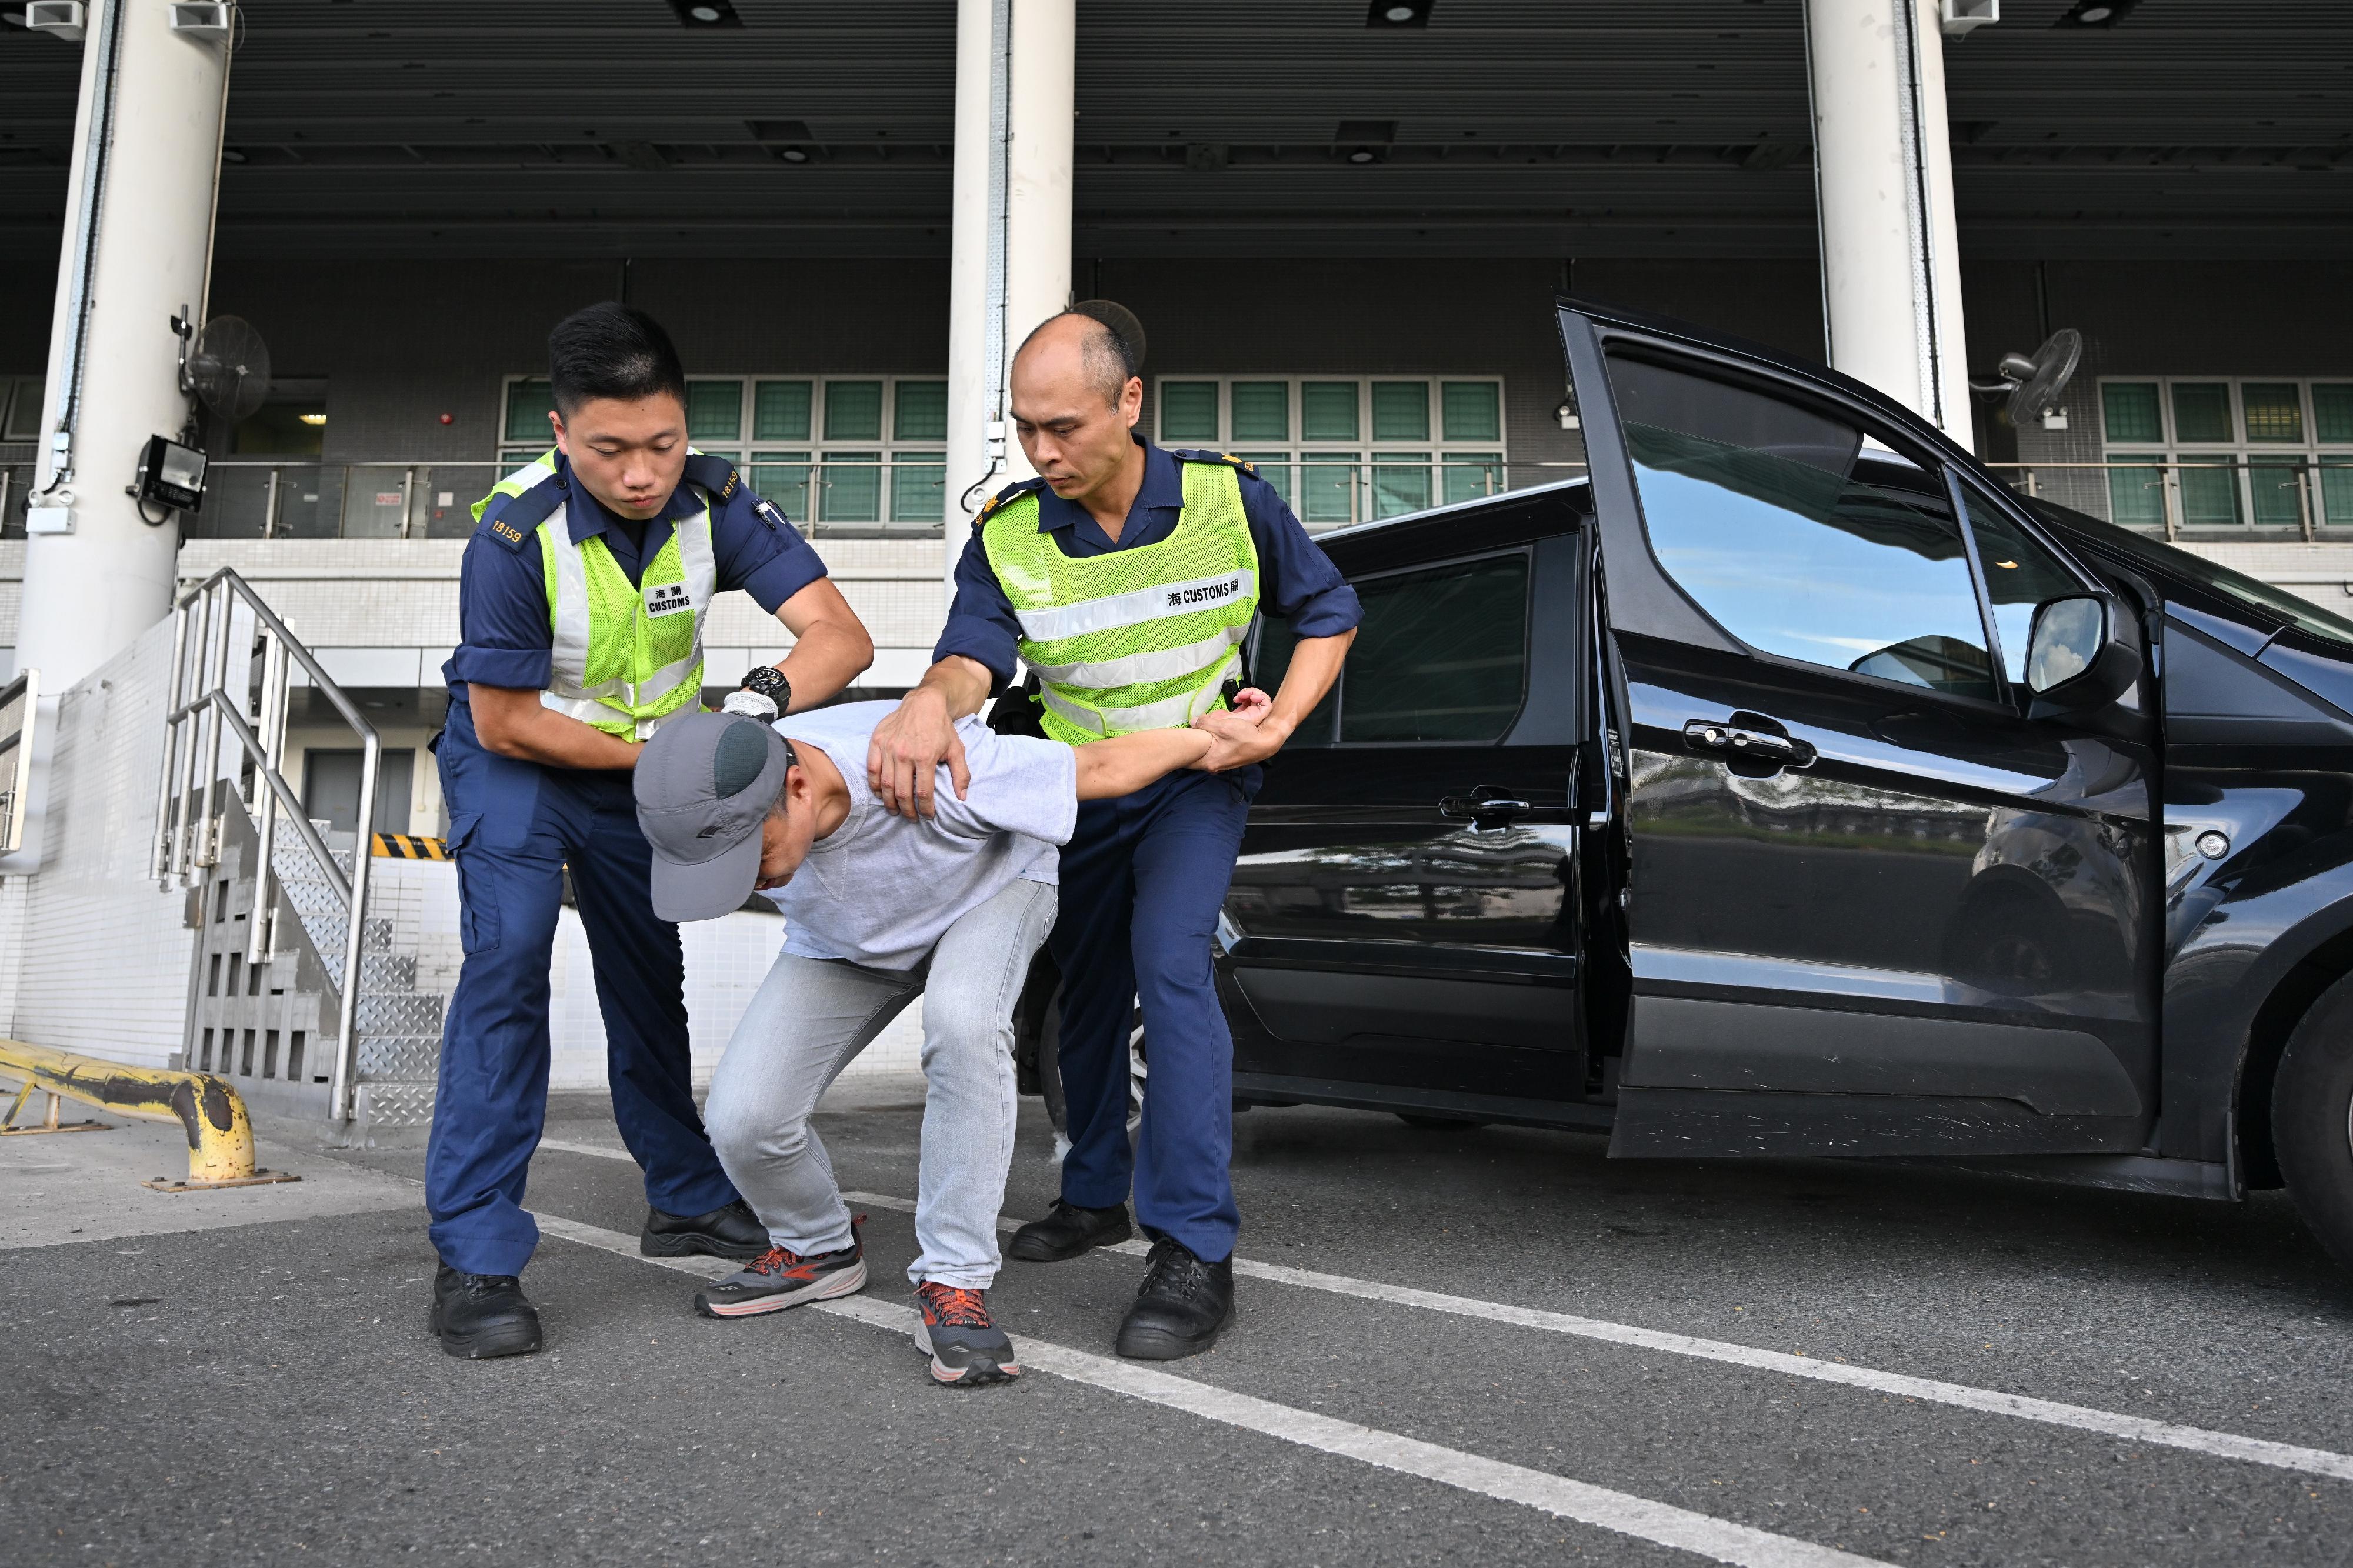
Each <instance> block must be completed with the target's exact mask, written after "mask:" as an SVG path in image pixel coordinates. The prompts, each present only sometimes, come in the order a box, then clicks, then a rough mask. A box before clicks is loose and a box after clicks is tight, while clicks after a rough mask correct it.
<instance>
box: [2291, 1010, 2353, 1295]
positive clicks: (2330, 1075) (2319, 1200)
mask: <svg viewBox="0 0 2353 1568" xmlns="http://www.w3.org/2000/svg"><path fill="white" fill-rule="evenodd" d="M2272 1142H2273V1146H2274V1151H2275V1152H2276V1153H2277V1155H2278V1158H2279V1167H2280V1174H2281V1175H2283V1176H2284V1177H2285V1178H2286V1180H2287V1193H2288V1196H2289V1198H2290V1199H2291V1200H2293V1201H2294V1203H2295V1212H2296V1213H2297V1214H2298V1215H2301V1216H2302V1217H2303V1219H2304V1223H2305V1225H2306V1226H2308V1227H2309V1228H2310V1229H2311V1231H2312V1234H2313V1235H2314V1236H2315V1237H2318V1238H2319V1241H2320V1245H2321V1246H2322V1247H2326V1248H2327V1250H2328V1255H2329V1256H2330V1257H2331V1258H2335V1259H2336V1260H2337V1265H2338V1267H2340V1268H2347V1269H2353V975H2348V977H2346V978H2345V979H2343V980H2339V981H2338V982H2337V984H2334V985H2332V986H2330V987H2329V988H2328V989H2327V990H2326V991H2324V992H2322V993H2321V994H2320V1000H2319V1001H2317V1002H2316V1003H2314V1004H2313V1005H2312V1010H2311V1011H2310V1012H2308V1013H2306V1014H2305V1016H2304V1021H2303V1022H2302V1023H2299V1024H2298V1025H2296V1026H2295V1034H2293V1035H2291V1036H2289V1037H2288V1042H2287V1051H2286V1053H2285V1054H2284V1056H2282V1057H2281V1058H2280V1064H2279V1074H2278V1076H2277V1078H2276V1079H2274V1080H2273V1084H2272Z"/></svg>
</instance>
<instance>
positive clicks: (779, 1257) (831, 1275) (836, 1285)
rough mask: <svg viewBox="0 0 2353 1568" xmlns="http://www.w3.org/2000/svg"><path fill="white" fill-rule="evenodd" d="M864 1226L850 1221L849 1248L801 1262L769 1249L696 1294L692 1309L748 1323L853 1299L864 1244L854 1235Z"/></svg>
mask: <svg viewBox="0 0 2353 1568" xmlns="http://www.w3.org/2000/svg"><path fill="white" fill-rule="evenodd" d="M865 1223H866V1216H865V1215H859V1216H858V1217H857V1218H856V1219H854V1220H852V1221H850V1223H849V1235H850V1240H849V1246H848V1247H843V1248H841V1249H840V1250H839V1251H838V1252H827V1253H821V1254H819V1255H818V1256H817V1257H815V1258H803V1257H802V1256H801V1255H800V1254H799V1253H797V1252H790V1251H787V1250H786V1249H785V1248H784V1247H769V1248H768V1250H767V1251H766V1252H765V1253H763V1254H762V1255H761V1256H760V1257H758V1258H754V1259H753V1260H752V1261H751V1262H750V1263H747V1264H745V1265H744V1267H743V1268H739V1269H737V1270H736V1271H735V1272H734V1273H733V1274H730V1275H729V1276H727V1278H726V1279H720V1280H716V1281H714V1282H712V1284H711V1285H710V1286H709V1287H707V1288H706V1289H701V1290H697V1291H696V1292H695V1293H694V1310H696V1311H697V1312H700V1313H701V1314H702V1316H704V1317H706V1318H748V1317H752V1316H754V1315H755V1314H757V1313H760V1312H781V1311H783V1310H785V1309H786V1308H787V1307H799V1306H804V1305H806V1304H807V1303H808V1302H811V1301H829V1300H833V1298H835V1297H836V1296H849V1295H855V1294H856V1293H857V1292H858V1291H860V1290H862V1289H865V1288H866V1242H865V1238H864V1237H861V1236H860V1235H859V1231H858V1227H859V1226H862V1225H864V1224H865Z"/></svg>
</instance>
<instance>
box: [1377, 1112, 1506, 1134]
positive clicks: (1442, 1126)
mask: <svg viewBox="0 0 2353 1568" xmlns="http://www.w3.org/2000/svg"><path fill="white" fill-rule="evenodd" d="M1397 1119H1398V1121H1402V1122H1404V1123H1405V1124H1406V1125H1407V1126H1408V1127H1411V1128H1414V1129H1416V1130H1418V1131H1423V1132H1468V1131H1471V1130H1472V1128H1474V1127H1484V1126H1486V1125H1487V1124H1486V1123H1485V1122H1483V1121H1473V1120H1472V1119H1471V1118H1470V1117H1467V1116H1422V1115H1419V1114H1417V1113H1415V1112H1413V1111H1410V1110H1400V1111H1398V1113H1397Z"/></svg>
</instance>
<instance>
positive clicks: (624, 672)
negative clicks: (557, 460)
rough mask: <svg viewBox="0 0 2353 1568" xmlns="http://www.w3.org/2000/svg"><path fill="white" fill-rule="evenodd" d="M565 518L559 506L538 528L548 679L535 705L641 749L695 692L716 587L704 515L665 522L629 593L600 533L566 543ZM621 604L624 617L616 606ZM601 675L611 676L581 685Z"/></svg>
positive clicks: (699, 688)
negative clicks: (667, 526)
mask: <svg viewBox="0 0 2353 1568" xmlns="http://www.w3.org/2000/svg"><path fill="white" fill-rule="evenodd" d="M570 511H571V508H570V506H569V505H568V504H567V505H566V506H565V510H563V511H559V512H557V513H556V514H555V515H554V516H553V517H551V518H549V519H548V520H547V521H545V522H543V523H541V524H540V527H539V548H540V554H541V558H542V559H543V561H545V562H546V563H547V578H548V616H549V624H550V627H551V629H552V631H553V633H554V647H553V648H552V650H551V651H552V653H553V656H554V658H553V674H552V675H551V677H550V679H549V681H548V687H547V689H546V690H544V691H542V692H541V693H540V694H539V700H540V702H541V704H542V705H543V706H544V707H548V708H553V709H554V710H556V711H557V712H559V713H563V714H565V715H567V716H569V717H571V718H574V719H577V720H579V721H582V722H583V723H586V724H593V725H595V726H596V728H597V729H599V730H602V731H606V732H607V734H613V735H623V736H631V737H634V738H635V739H637V740H640V741H642V740H645V739H647V738H648V737H649V736H650V735H652V734H653V733H654V731H657V730H659V729H660V728H661V726H662V725H663V724H664V723H666V722H668V721H669V720H670V718H671V717H672V716H673V715H675V714H677V713H680V712H682V711H685V710H687V709H688V707H689V706H690V705H691V704H692V703H693V702H694V701H695V700H696V699H697V698H698V697H699V696H700V695H701V693H702V626H703V621H704V618H705V616H707V614H708V613H709V611H710V608H711V599H712V594H713V593H714V592H715V591H716V588H717V585H718V580H719V569H718V563H717V561H716V559H715V557H714V556H713V554H712V547H711V509H710V507H709V506H708V505H705V506H704V508H703V509H702V510H701V511H699V512H697V513H695V514H694V515H693V516H691V517H682V518H679V519H677V520H676V521H674V522H673V523H672V524H671V533H670V539H669V540H668V541H667V542H664V544H663V545H662V547H661V549H659V551H656V552H654V558H653V559H652V560H651V561H649V562H647V563H646V564H645V569H644V572H643V574H641V576H640V578H639V580H638V585H637V586H636V587H635V588H631V587H630V586H629V581H628V576H627V575H626V574H624V573H623V572H622V571H621V568H620V564H619V563H617V562H616V561H615V560H614V559H613V552H612V551H611V550H609V549H608V548H607V546H606V544H605V541H604V539H603V538H602V537H601V536H600V535H596V534H590V535H589V536H588V537H587V538H586V540H583V541H582V542H579V543H577V544H575V543H574V542H573V541H572V528H571V523H570V521H569V514H570ZM592 577H594V578H596V579H598V581H597V582H596V583H594V584H592V582H591V578H592ZM625 596H626V599H627V602H628V605H630V609H629V611H628V614H627V616H626V618H625V617H624V616H623V614H621V613H620V612H619V611H618V610H617V608H616V606H617V605H618V604H619V603H620V602H621V601H622V600H623V598H624V597H625ZM600 604H602V605H606V606H607V608H606V610H605V612H604V613H603V614H602V615H601V616H600V615H599V614H598V612H597V606H598V605H600ZM680 617H683V618H684V619H685V621H686V623H687V624H686V625H685V626H682V627H681V626H677V625H676V621H677V619H678V618H680ZM672 652H675V653H676V657H673V658H668V659H664V660H663V661H662V662H661V663H659V664H657V663H655V660H656V659H658V658H661V657H662V655H663V654H665V653H672ZM607 670H610V671H615V672H616V673H613V674H610V675H607V677H606V679H602V680H593V681H592V680H591V679H589V677H590V676H591V675H592V674H597V673H602V672H604V671H607Z"/></svg>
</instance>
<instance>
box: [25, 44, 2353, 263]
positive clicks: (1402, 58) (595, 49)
mask: <svg viewBox="0 0 2353 1568" xmlns="http://www.w3.org/2000/svg"><path fill="white" fill-rule="evenodd" d="M2068 5H2069V0H2005V4H2004V5H2003V12H2004V16H2003V19H2002V21H2001V22H2000V25H1998V26H1992V27H1988V28H1985V29H1983V30H1981V31H1979V32H1978V33H1977V34H1975V35H1974V36H1972V37H1968V39H1966V40H1963V41H1959V42H1957V43H1955V44H1953V45H1951V46H1949V47H1947V75H1948V81H1949V100H1948V103H1949V109H1950V115H1951V120H1952V122H1953V132H1954V143H1955V145H1954V159H1955V171H1956V172H1955V180H1956V184H1957V198H1958V201H1959V205H1960V216H1961V225H1962V244H1963V247H1964V251H1965V254H1967V255H1969V256H1972V257H1979V258H1984V257H2005V256H2009V257H2068V256H2077V257H2081V256H2166V257H2217V258H2237V257H2290V256H2340V255H2344V254H2346V253H2347V252H2348V249H2353V7H2348V6H2347V5H2344V4H2342V0H2144V3H2143V4H2142V5H2140V6H2139V7H2138V8H2137V10H2135V11H2134V12H2133V13H2132V14H2131V15H2130V16H2128V17H2127V19H2126V21H2125V22H2124V23H2123V24H2122V25H2120V26H2116V27H2114V28H2109V29H2096V28H2094V29H2086V28H2069V27H2060V26H2053V23H2054V22H2055V21H2056V20H2057V18H2058V17H2059V16H2061V15H2062V14H2063V13H2064V12H2065V11H2066V10H2067V8H2068ZM735 8H736V11H737V13H738V15H739V16H741V18H742V22H743V25H742V26H740V27H716V28H688V27H684V26H681V25H680V23H679V22H678V21H677V19H676V14H675V13H674V12H673V10H672V9H671V7H670V5H668V4H667V3H666V0H567V3H565V4H562V5H556V4H551V3H546V0H533V3H528V4H508V5H496V4H457V3H454V0H246V3H245V4H244V5H243V7H242V9H243V12H244V15H245V17H246V28H247V31H246V35H245V37H244V39H243V42H242V44H241V46H240V47H239V49H238V51H237V61H236V70H235V78H234V81H233V84H232V90H231V95H230V117H229V133H228V134H229V143H230V147H231V149H232V157H233V159H236V160H241V161H236V162H232V163H231V164H230V166H229V167H228V168H227V170H226V171H225V174H224V179H223V183H222V193H221V216H220V245H221V247H222V248H223V249H224V250H225V251H229V252H236V253H248V254H251V253H265V254H270V255H277V256H290V257H324V256H363V255H364V256H396V255H420V256H468V255H523V256H564V255H624V254H638V255H649V254H661V253H672V254H702V253H714V252H731V253H738V254H744V253H749V254H773V255H788V254H789V255H807V254H837V255H902V256H903V255H938V254H944V253H945V250H946V248H947V210H948V192H949V169H950V163H951V149H950V146H949V137H950V119H951V110H952V103H953V97H954V90H955V82H954V68H953V66H954V61H953V43H954V26H955V6H954V5H953V4H952V0H860V3H858V4H855V5H850V4H829V5H819V4H815V3H813V0H736V6H735ZM1079 51H1080V58H1079V71H1078V79H1079V123H1078V128H1077V142H1078V174H1077V205H1078V213H1077V245H1078V248H1079V250H1080V251H1081V253H1082V254H1084V255H1100V256H1136V255H1162V256H1170V255H1174V256H1183V255H1202V254H1229V255H1291V256H1316V255H1349V254H1354V255H1362V254H1490V255H1493V254H1514V255H1545V256H1570V255H1587V256H1602V255H1619V256H1675V255H1693V256H1710V255H1714V256H1772V255H1793V256H1794V255H1810V254H1811V253H1812V250H1813V247H1814V238H1813V183H1812V176H1811V162H1810V160H1811V146H1810V131H1809V116H1808V111H1807V100H1806V84H1805V54H1804V39H1803V32H1802V12H1801V10H1800V4H1799V0H1436V4H1435V7H1434V10H1433V13H1432V19H1431V22H1430V26H1428V27H1426V28H1402V29H1373V28H1367V27H1366V26H1365V5H1364V0H1196V3H1195V4H1192V5H1186V6H1183V7H1181V8H1178V7H1160V6H1153V5H1144V4H1140V3H1138V0H1082V5H1081V6H1080V35H1079ZM78 71H79V48H77V47H74V46H72V45H69V44H65V43H62V42H60V41H58V40H57V39H54V38H50V37H40V36H35V35H31V34H28V33H26V32H25V31H24V30H23V29H22V28H21V27H13V26H12V27H5V28H0V203H5V210H6V212H7V213H8V215H9V216H8V217H7V219H6V220H5V226H4V227H0V248H5V249H7V250H9V251H11V252H15V253H17V254H23V255H36V254H43V255H46V254H53V253H54V249H55V246H56V243H57V233H58V226H59V225H60V224H61V222H62V214H63V209H64V204H65V199H66V178H65V170H66V162H67V155H68V147H69V142H70V132H71V129H72V119H73V108H74V94H75V87H76V79H77V74H78ZM1344 122H1352V123H1347V124H1346V125H1345V129H1344ZM1354 153H1361V154H1363V155H1365V156H1366V157H1368V159H1369V161H1366V162H1361V163H1359V162H1351V154H1354Z"/></svg>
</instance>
